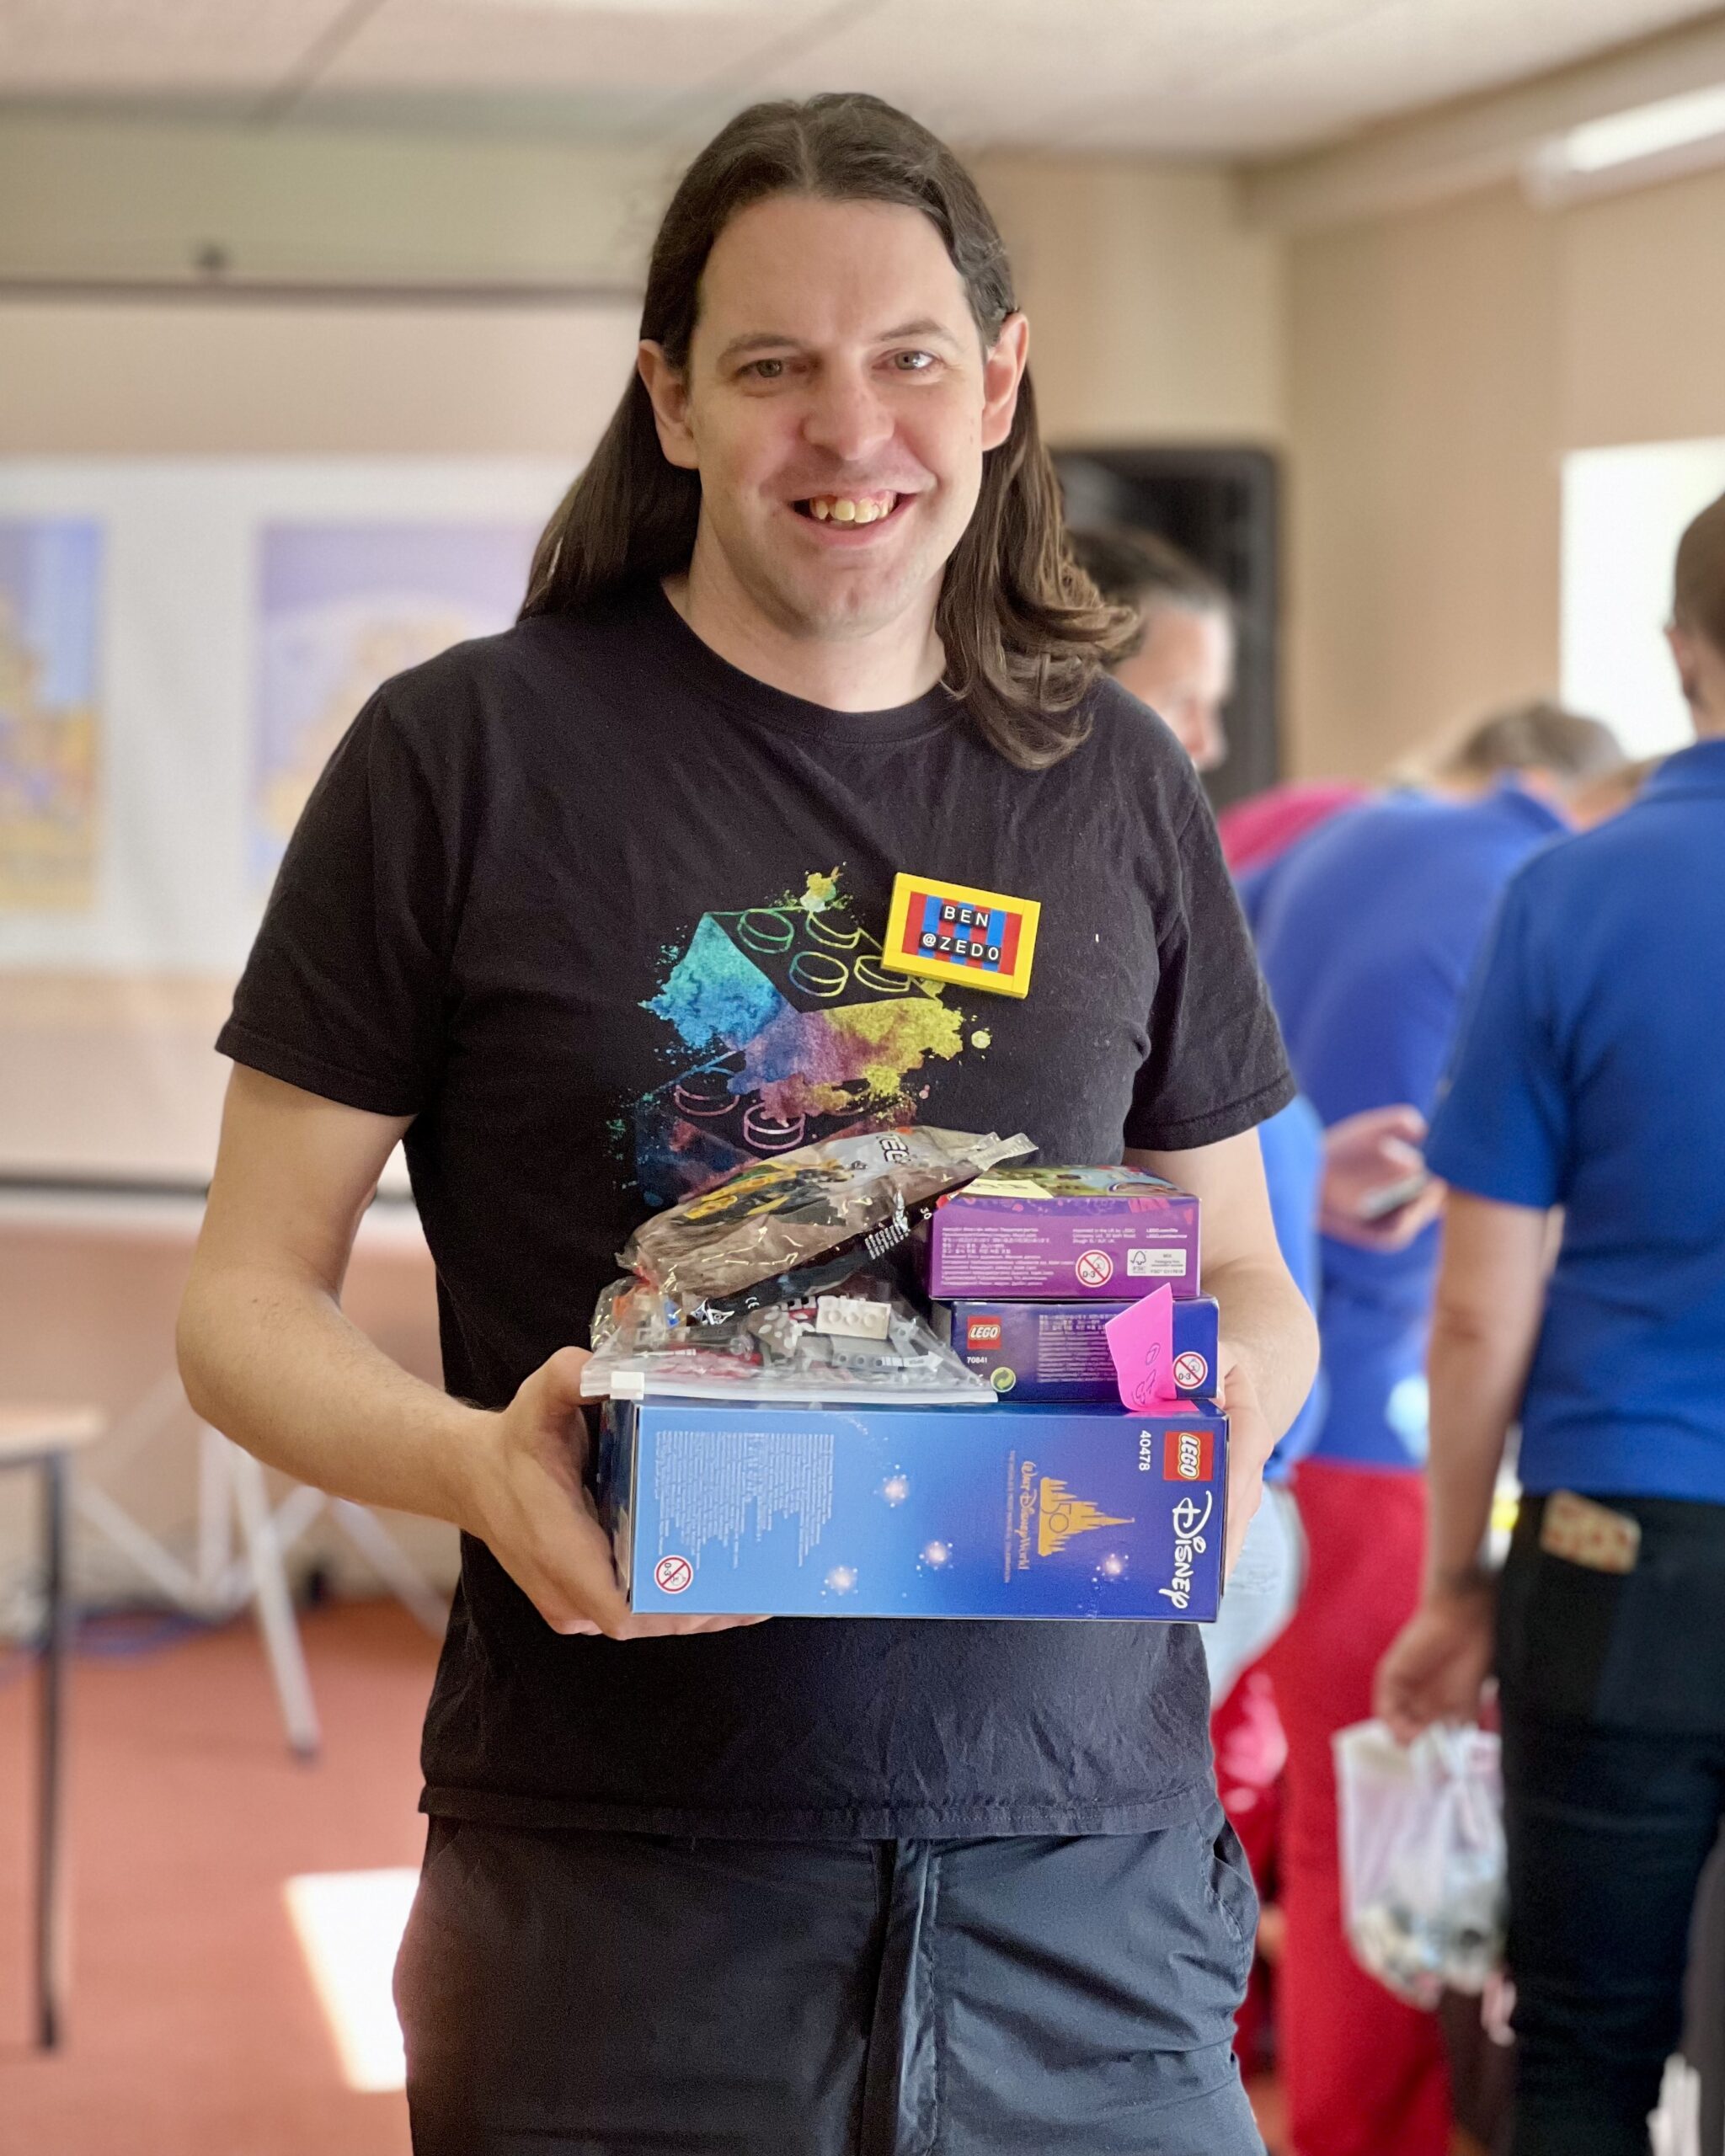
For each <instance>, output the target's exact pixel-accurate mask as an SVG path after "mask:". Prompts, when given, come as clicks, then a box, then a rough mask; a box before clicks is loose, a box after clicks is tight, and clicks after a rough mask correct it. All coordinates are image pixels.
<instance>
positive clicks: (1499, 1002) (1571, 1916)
mask: <svg viewBox="0 0 1725 2156" xmlns="http://www.w3.org/2000/svg"><path fill="white" fill-rule="evenodd" d="M1670 639H1671V644H1672V648H1673V651H1674V654H1675V657H1676V659H1677V663H1678V667H1679V671H1680V677H1681V679H1682V682H1683V686H1684V691H1685V696H1686V699H1687V701H1688V702H1689V705H1690V711H1691V712H1692V713H1693V716H1694V719H1695V724H1696V733H1697V734H1698V735H1699V736H1700V737H1701V738H1700V739H1698V741H1697V742H1696V745H1695V746H1694V747H1693V748H1690V749H1686V750H1683V751H1681V752H1680V754H1678V755H1674V756H1672V757H1671V758H1670V759H1669V760H1668V761H1667V762H1666V763H1665V764H1664V766H1663V768H1662V769H1660V770H1659V771H1658V772H1657V773H1656V774H1655V776H1653V778H1652V779H1651V780H1650V781H1649V782H1648V784H1647V786H1646V787H1645V789H1644V791H1643V792H1642V795H1641V798H1640V799H1639V800H1638V801H1637V803H1635V805H1634V806H1632V808H1631V809H1629V810H1628V811H1627V813H1626V814H1624V815H1623V816H1622V817H1621V818H1620V819H1617V820H1616V821H1615V822H1614V823H1613V824H1611V825H1610V826H1609V827H1607V828H1605V829H1603V830H1595V831H1592V832H1589V833H1588V834H1587V835H1584V836H1583V837H1580V838H1578V839H1576V840H1574V841H1572V842H1570V843H1568V844H1566V845H1563V846H1557V847H1555V848H1553V849H1552V850H1551V851H1550V852H1548V853H1545V854H1542V855H1541V856H1540V857H1539V858H1538V859H1536V860H1535V861H1533V862H1530V863H1529V864H1528V865H1527V867H1525V868H1524V869H1523V870H1522V872H1521V873H1520V874H1519V876H1518V877H1517V878H1515V880H1514V882H1513V883H1511V885H1510V887H1509V892H1508V894H1507V896H1506V898H1505V901H1504V905H1503V912H1502V915H1501V916H1500V918H1499V921H1498V926H1497V929H1496V931H1495V933H1494V936H1493V941H1492V944H1491V947H1490V950H1489V953H1488V955H1487V958H1486V961H1485V963H1484V964H1483V966H1482V971H1481V974H1480V976H1479V979H1478V980H1477V983H1476V985H1475V987H1474V990H1473V991H1472V993H1471V1002H1470V1008H1469V1013H1468V1017H1467V1019H1466V1024H1465V1027H1464V1030H1463V1033H1462V1037H1461V1043H1460V1046H1459V1048H1458V1049H1457V1052H1456V1057H1455V1066H1454V1070H1453V1072H1452V1075H1451V1077H1450V1083H1449V1086H1448V1089H1447V1092H1446V1095H1445V1099H1444V1102H1443V1104H1442V1106H1441V1107H1440V1108H1439V1111H1438V1114H1437V1118H1436V1121H1435V1123H1434V1128H1433V1130H1432V1133H1431V1138H1430V1144H1429V1156H1430V1159H1431V1161H1432V1163H1433V1166H1434V1167H1435V1169H1436V1170H1437V1171H1438V1172H1439V1174H1441V1175H1442V1176H1444V1177H1446V1178H1447V1179H1448V1181H1449V1182H1450V1184H1451V1186H1452V1192H1451V1198H1450V1214H1449V1219H1448V1221H1447V1224H1446V1226H1445V1234H1444V1252H1443V1265H1442V1271H1441V1275H1440V1279H1439V1292H1438V1308H1437V1320H1436V1325H1435V1328H1434V1335H1433V1342H1432V1360H1431V1379H1432V1408H1433V1422H1432V1457H1431V1470H1430V1473H1431V1492H1432V1502H1431V1534H1430V1548H1429V1556H1428V1561H1427V1571H1426V1588H1425V1594H1424V1599H1423V1604H1422V1605H1421V1608H1420V1610H1419V1612H1418V1615H1417V1616H1416V1617H1415V1618H1414V1620H1413V1622H1412V1623H1411V1624H1410V1625H1408V1627H1407V1630H1406V1631H1405V1632H1404V1633H1403V1634H1402V1637H1401V1638H1400V1639H1399V1640H1398V1641H1397V1643H1396V1646H1395V1647H1394V1649H1393V1650H1392V1652H1391V1654H1390V1655H1389V1657H1387V1658H1386V1662H1385V1664H1384V1667H1383V1669H1382V1671H1381V1673H1380V1678H1379V1684H1378V1697H1379V1706H1380V1710H1381V1712H1382V1713H1383V1714H1384V1715H1385V1716H1386V1718H1387V1719H1389V1720H1390V1721H1391V1723H1392V1725H1393V1726H1395V1727H1396V1728H1397V1732H1398V1733H1400V1734H1402V1736H1404V1737H1406V1736H1411V1735H1412V1734H1413V1732H1415V1731H1417V1730H1418V1729H1419V1728H1421V1727H1423V1726H1424V1725H1425V1724H1426V1723H1428V1722H1429V1721H1434V1720H1436V1719H1438V1718H1439V1717H1440V1716H1463V1717H1466V1716H1471V1715H1472V1714H1474V1713H1475V1712H1477V1707H1478V1701H1479V1692H1480V1687H1481V1684H1482V1680H1483V1678H1484V1676H1485V1673H1486V1670H1487V1665H1488V1663H1489V1662H1490V1660H1491V1657H1492V1652H1493V1599H1494V1597H1493V1585H1494V1583H1493V1581H1492V1580H1491V1579H1490V1578H1489V1577H1488V1576H1487V1574H1486V1573H1485V1572H1483V1571H1482V1568H1481V1563H1480V1556H1481V1550H1482V1545H1483V1542H1484V1538H1485V1529H1486V1523H1487V1514H1488V1512H1489V1508H1490V1505H1491V1498H1492V1491H1493V1484H1494V1481H1495V1479H1496V1476H1497V1473H1498V1466H1499V1463H1500V1462H1501V1460H1502V1457H1503V1449H1504V1444H1505V1440H1506V1438H1507V1435H1508V1433H1509V1428H1510V1425H1511V1424H1512V1422H1514V1421H1515V1420H1516V1418H1517V1417H1518V1415H1519V1420H1520V1423H1521V1433H1522V1434H1521V1450H1520V1475H1521V1481H1522V1484H1523V1486H1524V1489H1525V1492H1526V1493H1527V1494H1526V1497H1525V1500H1524V1502H1523V1504H1522V1506H1521V1508H1520V1513H1519V1518H1518V1520H1517V1524H1516V1528H1515V1532H1514V1538H1513V1541H1512V1544H1511V1548H1510V1553H1509V1559H1508V1561H1507V1563H1506V1565H1505V1567H1504V1570H1503V1574H1502V1576H1501V1580H1500V1581H1499V1582H1497V1583H1496V1586H1497V1593H1496V1596H1495V1600H1496V1604H1497V1626H1496V1631H1497V1639H1496V1650H1497V1668H1498V1682H1499V1686H1500V1690H1501V1699H1502V1710H1503V1747H1504V1751H1503V1758H1504V1770H1505V1782H1506V1790H1507V1796H1508V1815H1509V1882H1510V1907H1511V1916H1510V1942H1509V1951H1510V1961H1511V1965H1512V1973H1513V1974H1514V1979H1515V1983H1516V1989H1517V1994H1518V2004H1517V2007H1516V2017H1515V2019H1516V2029H1517V2032H1518V2034H1519V2038H1520V2051H1519V2090H1518V2095H1517V2105H1516V2126H1515V2138H1514V2156H1559V2152H1561V2156H1646V2151H1647V2149H1648V2125H1647V2118H1648V2112H1649V2111H1651V2110H1652V2109H1653V2106H1654V2105H1655V2103H1656V2102H1657V2100H1658V2091H1659V2084H1660V2079H1661V2073H1662V2070H1663V2068H1664V2062H1665V2060H1666V2057H1667V2056H1668V2055H1669V2052H1671V2051H1672V2050H1673V2049H1674V2047H1675V2044H1676V2041H1677V2036H1678V2031H1679V2026H1680V1993H1681V1988H1682V1982H1683V1972H1684V1963H1685V1951H1686V1946H1687V1940H1688V1934H1689V1927H1690V1912H1691V1909H1692V1908H1693V1905H1694V1901H1695V1892H1696V1881H1697V1880H1698V1878H1699V1876H1700V1874H1701V1867H1702V1865H1703V1864H1704V1863H1705V1861H1706V1857H1707V1854H1708V1853H1709V1851H1710V1850H1711V1849H1712V1846H1713V1844H1714V1842H1715V1840H1716V1838H1717V1835H1718V1832H1719V1828H1720V1823H1721V1818H1722V1816H1725V869H1722V864H1725V496H1722V497H1721V498H1720V499H1719V500H1717V501H1716V502H1715V503H1714V504H1712V507H1711V508H1710V509H1708V510H1705V511H1703V513H1702V514H1701V516H1699V517H1698V518H1697V519H1696V521H1695V522H1694V523H1693V524H1691V525H1690V527H1689V530H1688V531H1686V532H1685V535H1684V537H1683V541H1682V544H1681V546H1680V549H1679V552H1678V556H1677V576H1676V595H1675V604H1674V609H1673V621H1672V627H1671V630H1670ZM1554 1207H1561V1208H1562V1242H1561V1246H1560V1248H1559V1251H1558V1254H1557V1263H1556V1267H1555V1269H1554V1270H1553V1271H1552V1273H1551V1278H1550V1282H1549V1287H1548V1286H1547V1283H1546V1259H1547V1255H1548V1249H1549V1241H1550V1235H1549V1229H1550V1216H1551V1209H1552V1208H1554Z"/></svg>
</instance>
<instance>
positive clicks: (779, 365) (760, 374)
mask: <svg viewBox="0 0 1725 2156" xmlns="http://www.w3.org/2000/svg"><path fill="white" fill-rule="evenodd" d="M743 371H744V373H745V374H752V375H753V376H754V377H755V379H756V381H757V382H777V380H778V379H779V377H780V376H782V374H783V372H784V371H785V363H784V361H783V360H750V362H749V364H748V366H745V368H744V370H743Z"/></svg>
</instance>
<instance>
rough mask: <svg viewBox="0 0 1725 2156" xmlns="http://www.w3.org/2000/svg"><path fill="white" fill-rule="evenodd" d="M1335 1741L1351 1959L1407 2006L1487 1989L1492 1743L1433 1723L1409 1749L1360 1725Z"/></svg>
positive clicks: (1500, 1907)
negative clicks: (1352, 1953) (1453, 1992)
mask: <svg viewBox="0 0 1725 2156" xmlns="http://www.w3.org/2000/svg"><path fill="white" fill-rule="evenodd" d="M1334 1744H1335V1756H1336V1788H1337V1795H1338V1799H1339V1802H1340V1808H1341V1829H1342V1909H1343V1919H1344V1921H1345V1922H1346V1924H1347V1928H1348V1943H1349V1944H1350V1945H1351V1946H1352V1947H1353V1949H1354V1956H1355V1958H1356V1959H1357V1960H1358V1961H1359V1963H1360V1965H1361V1967H1363V1968H1365V1969H1367V1970H1369V1971H1370V1973H1371V1974H1372V1975H1373V1976H1375V1977H1376V1978H1377V1979H1378V1981H1379V1982H1380V1983H1383V1984H1386V1985H1387V1986H1388V1988H1390V1990H1391V1991H1392V1992H1394V1993H1397V1996H1398V1997H1399V1998H1402V1999H1407V2001H1408V2003H1409V2004H1411V2005H1414V2006H1420V2007H1425V2008H1432V2007H1434V2006H1436V2004H1438V2001H1439V1999H1440V1998H1441V1997H1442V1995H1443V1993H1445V1990H1450V1991H1462V1992H1473V1993H1478V1992H1481V1991H1482V1990H1483V1989H1484V1988H1485V1986H1486V1984H1487V1982H1488V1980H1489V1979H1490V1977H1492V1975H1493V1972H1494V1971H1495V1970H1496V1969H1497V1967H1498V1963H1499V1961H1501V1959H1502V1956H1503V1929H1504V1919H1505V1915H1506V1911H1507V1900H1508V1897H1507V1890H1506V1885H1505V1877H1504V1851H1503V1772H1502V1767H1501V1764H1500V1760H1499V1757H1498V1739H1497V1738H1496V1737H1493V1736H1492V1735H1490V1734H1489V1733H1488V1732H1487V1731H1485V1730H1482V1729H1475V1728H1466V1729H1457V1728H1449V1727H1444V1726H1434V1727H1432V1728H1430V1729H1428V1730H1427V1731H1425V1732H1423V1735H1421V1736H1419V1737H1416V1738H1415V1739H1414V1741H1413V1743H1412V1744H1411V1745H1406V1746H1404V1745H1401V1744H1398V1743H1397V1742H1396V1740H1395V1738H1394V1737H1392V1736H1391V1734H1390V1732H1389V1730H1388V1728H1387V1727H1386V1726H1385V1724H1384V1723H1382V1722H1381V1721H1363V1722H1356V1723H1355V1725H1354V1727H1353V1728H1352V1729H1344V1730H1343V1731H1341V1732H1339V1733H1338V1736H1337V1737H1336V1738H1335V1739H1334Z"/></svg>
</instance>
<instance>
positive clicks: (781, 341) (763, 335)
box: [718, 329, 797, 366]
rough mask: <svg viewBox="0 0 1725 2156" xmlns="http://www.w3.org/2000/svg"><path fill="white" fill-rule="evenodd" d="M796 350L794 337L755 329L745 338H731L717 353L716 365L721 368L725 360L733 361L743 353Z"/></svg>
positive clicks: (773, 331)
mask: <svg viewBox="0 0 1725 2156" xmlns="http://www.w3.org/2000/svg"><path fill="white" fill-rule="evenodd" d="M796 349H797V340H796V339H795V338H794V337H786V336H783V335H781V334H779V333H778V332H777V331H776V330H771V329H756V330H751V331H750V333H749V334H748V335H746V336H744V337H733V338H732V339H731V341H730V342H729V344H727V345H726V346H725V347H724V350H722V351H721V352H720V353H719V355H718V364H719V365H720V366H724V363H725V361H726V360H734V359H736V358H738V357H739V356H740V355H741V354H742V353H744V352H769V351H772V352H791V351H794V350H796Z"/></svg>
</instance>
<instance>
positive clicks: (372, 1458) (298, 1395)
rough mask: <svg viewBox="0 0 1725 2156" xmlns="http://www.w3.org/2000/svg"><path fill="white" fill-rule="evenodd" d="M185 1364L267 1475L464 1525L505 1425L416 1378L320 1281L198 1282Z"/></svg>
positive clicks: (212, 1277)
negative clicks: (477, 1481)
mask: <svg viewBox="0 0 1725 2156" xmlns="http://www.w3.org/2000/svg"><path fill="white" fill-rule="evenodd" d="M179 1366H180V1373H181V1375H182V1377H183V1379H184V1383H185V1389H186V1396H187V1398H188V1399H189V1400H190V1401H191V1404H192V1406H193V1408H194V1410H195V1412H197V1413H198V1414H199V1415H200V1416H202V1417H203V1418H204V1420H205V1421H206V1422H210V1423H211V1424H213V1425H214V1427H215V1428H216V1429H218V1430H222V1431H224V1432H225V1433H227V1436H229V1437H230V1438H232V1439H233V1440H234V1442H235V1443H236V1444H240V1445H243V1446H244V1448H245V1449H246V1450H247V1451H248V1452H250V1453H254V1454H256V1455H257V1457H258V1458H259V1460H263V1461H264V1463H265V1464H266V1465H269V1466H271V1467H278V1468H280V1469H281V1470H283V1472H284V1473H286V1474H288V1475H291V1476H293V1477H294V1478H295V1479H296V1481H301V1482H309V1483H311V1484H312V1485H313V1486H315V1487H316V1488H318V1489H320V1490H327V1491H328V1492H330V1493H331V1495H332V1496H334V1497H351V1498H352V1499H354V1500H355V1502H357V1503H360V1504H367V1505H384V1506H387V1507H389V1508H391V1509H393V1510H396V1511H400V1512H412V1513H425V1514H426V1515H427V1516H429V1517H430V1518H434V1519H444V1520H449V1521H451V1522H453V1523H454V1524H456V1525H457V1526H465V1525H467V1524H469V1522H468V1519H467V1484H468V1478H467V1470H468V1469H469V1468H470V1467H471V1465H472V1464H473V1457H474V1454H475V1453H476V1451H477V1449H478V1448H479V1447H480V1446H481V1445H482V1444H483V1443H484V1441H485V1438H486V1433H487V1431H488V1429H489V1426H490V1425H491V1424H492V1423H493V1422H494V1420H495V1418H494V1417H492V1416H489V1415H487V1414H485V1413H483V1412H482V1411H481V1410H479V1409H478V1408H473V1407H467V1406H463V1405H462V1403H461V1402H460V1401H455V1400H451V1399H450V1398H449V1397H448V1396H447V1395H446V1394H445V1393H442V1392H440V1391H439V1390H437V1389H436V1388H435V1386H433V1385H426V1384H425V1383H424V1382H423V1381H422V1380H419V1379H418V1378H415V1377H412V1376H410V1375H409V1374H408V1372H407V1371H405V1370H404V1369H402V1368H401V1366H400V1365H399V1364H397V1363H393V1362H392V1361H391V1360H390V1358H389V1357H388V1356H387V1355H386V1354H385V1353H383V1351H382V1348H378V1347H377V1345H376V1344H375V1343H374V1342H371V1341H370V1340H368V1339H367V1338H366V1336H365V1334H364V1333H362V1332H360V1331H358V1330H357V1328H356V1327H355V1326H352V1325H351V1324H350V1323H349V1321H348V1320H347V1319H346V1318H345V1317H344V1316H343V1315H342V1313H341V1310H340V1308H339V1305H337V1304H336V1302H335V1300H334V1298H333V1297H332V1296H331V1295H329V1294H328V1293H327V1292H326V1291H325V1290H324V1289H322V1288H321V1287H318V1285H316V1284H315V1283H312V1282H311V1281H302V1280H299V1279H296V1278H294V1277H292V1276H291V1275H290V1274H283V1273H275V1272H273V1271H259V1272H248V1271H245V1270H243V1269H238V1268H227V1267H224V1268H222V1269H221V1270H219V1271H214V1272H211V1273H207V1274H203V1275H200V1274H199V1273H194V1276H193V1279H192V1283H191V1286H190V1289H188V1290H187V1293H186V1298H185V1301H184V1305H183V1307H182V1309H181V1311H180V1319H179Z"/></svg>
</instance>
